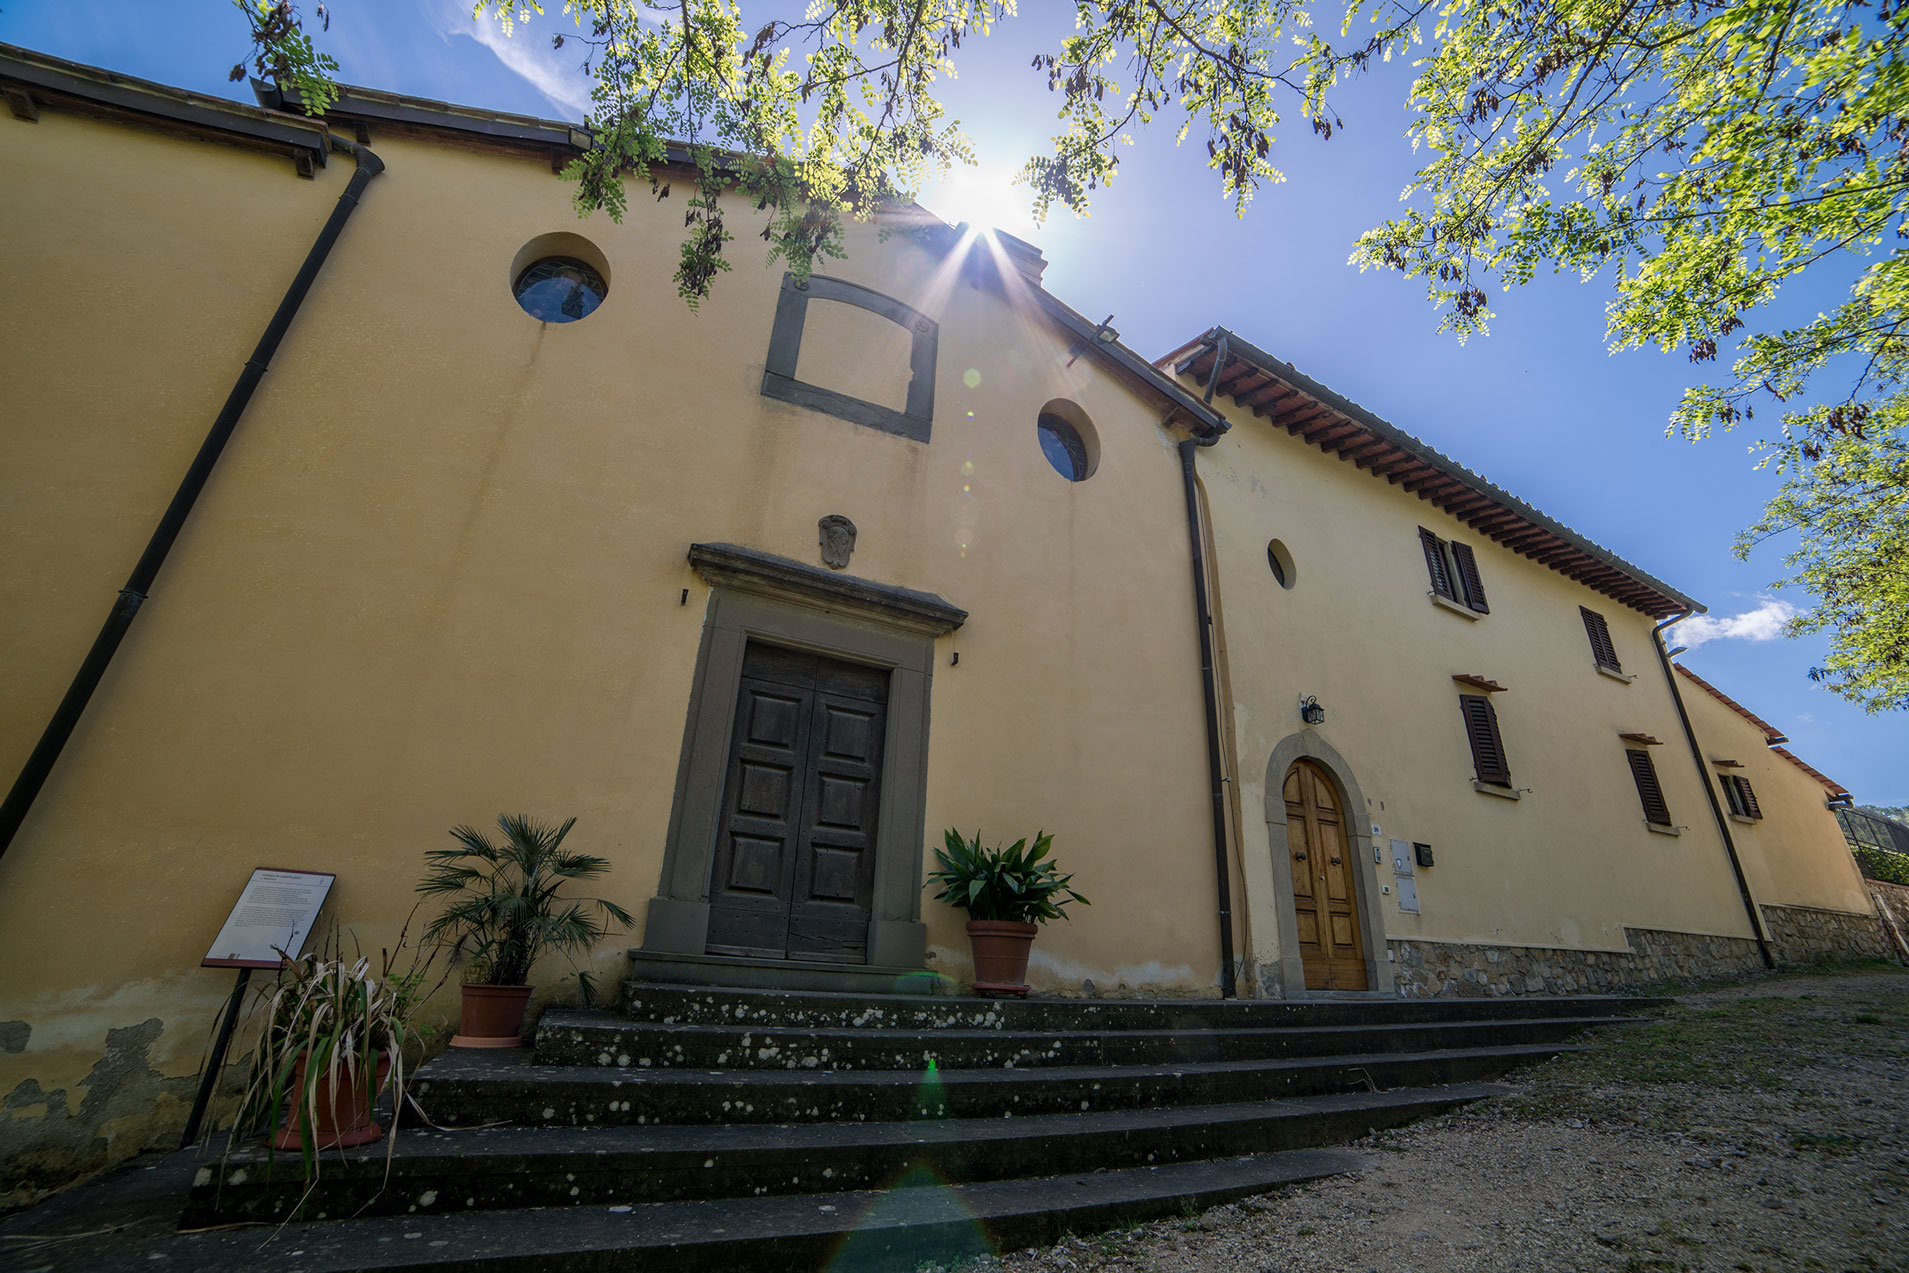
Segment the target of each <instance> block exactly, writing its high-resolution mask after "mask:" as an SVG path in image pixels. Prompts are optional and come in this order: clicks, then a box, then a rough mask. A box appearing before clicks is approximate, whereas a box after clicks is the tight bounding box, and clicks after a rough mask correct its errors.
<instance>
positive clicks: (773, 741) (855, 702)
mask: <svg viewBox="0 0 1909 1273" xmlns="http://www.w3.org/2000/svg"><path fill="white" fill-rule="evenodd" d="M888 681H889V672H888V669H886V668H875V667H864V666H862V665H860V664H855V663H844V662H840V661H838V660H836V659H830V658H825V657H823V656H822V655H819V654H811V653H808V652H806V651H801V650H790V649H783V648H781V647H779V646H773V645H761V644H758V643H756V642H751V643H750V644H749V647H748V649H747V651H746V652H745V654H744V657H743V668H742V682H741V686H740V690H739V692H738V694H737V696H736V721H735V729H734V732H733V734H732V736H731V739H732V741H731V742H730V748H729V764H728V769H727V773H726V775H725V778H724V785H723V800H722V820H721V823H720V824H719V830H718V835H717V844H716V853H715V860H714V863H713V869H712V871H711V875H710V887H709V938H708V946H707V949H708V950H709V952H710V953H712V954H720V955H752V956H757V957H768V958H783V959H805V960H820V961H824V962H830V963H865V962H867V956H868V923H869V915H870V908H871V903H872V898H873V894H874V883H875V850H876V838H875V832H876V819H877V817H878V815H879V813H880V811H881V780H882V742H883V734H884V732H885V727H886V723H887V716H888Z"/></svg>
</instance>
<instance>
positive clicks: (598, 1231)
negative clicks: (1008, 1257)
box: [154, 1149, 1366, 1273]
mask: <svg viewBox="0 0 1909 1273" xmlns="http://www.w3.org/2000/svg"><path fill="white" fill-rule="evenodd" d="M1365 1164H1366V1159H1365V1158H1363V1157H1362V1156H1361V1155H1359V1154H1357V1153H1354V1152H1352V1151H1350V1150H1344V1149H1296V1150H1285V1151H1281V1152H1279V1153H1272V1154H1254V1155H1248V1156H1246V1157H1241V1158H1226V1159H1204V1160H1197V1161H1192V1162H1185V1163H1169V1164H1166V1165H1163V1166H1151V1167H1130V1168H1121V1169H1117V1170H1110V1171H1096V1172H1088V1173H1080V1174H1076V1175H1068V1176H1049V1177H1034V1178H1024V1179H1018V1180H1006V1181H985V1182H981V1183H976V1184H966V1185H933V1184H929V1183H926V1182H924V1183H923V1184H921V1185H919V1186H915V1187H910V1188H901V1189H894V1190H888V1191H885V1192H857V1193H841V1194H799V1195H784V1196H780V1197H762V1198H748V1199H722V1200H712V1201H702V1202H658V1203H640V1204H631V1205H627V1206H610V1207H602V1206H591V1207H573V1208H554V1207H553V1208H540V1209H532V1210H525V1211H486V1212H460V1213H454V1214H451V1215H445V1216H429V1217H420V1216H389V1217H375V1218H365V1219H358V1220H331V1221H321V1222H299V1223H293V1224H287V1225H283V1226H280V1227H278V1230H277V1233H276V1236H275V1237H274V1239H273V1247H274V1248H276V1249H277V1250H278V1251H280V1252H282V1253H284V1255H285V1256H291V1255H296V1256H297V1257H298V1259H297V1264H296V1267H298V1268H299V1269H300V1270H303V1271H304V1273H347V1271H351V1270H372V1269H379V1270H387V1271H392V1270H400V1269H420V1270H424V1269H457V1270H464V1271H470V1273H476V1271H477V1270H486V1271H488V1270H499V1271H502V1270H517V1269H524V1268H531V1267H534V1268H536V1269H538V1270H539V1271H540V1273H598V1271H599V1270H603V1271H605V1273H607V1271H608V1270H611V1269H619V1270H630V1269H636V1270H647V1269H659V1270H660V1269H670V1270H682V1271H684V1273H689V1271H692V1270H694V1271H699V1273H700V1271H703V1270H708V1271H710V1273H714V1271H716V1270H730V1269H735V1270H743V1269H766V1270H779V1271H782V1273H794V1271H795V1270H801V1269H808V1268H817V1269H819V1268H822V1267H824V1266H825V1264H826V1266H827V1267H829V1268H832V1269H840V1268H868V1269H873V1268H900V1269H912V1268H914V1267H915V1265H914V1264H913V1263H908V1262H906V1261H908V1260H910V1259H912V1258H921V1259H928V1258H938V1259H942V1260H946V1259H948V1258H950V1257H958V1256H963V1255H979V1254H982V1253H983V1252H984V1251H987V1250H990V1249H991V1250H994V1251H997V1252H998V1251H1002V1250H1010V1249H1015V1248H1019V1247H1025V1246H1032V1245H1041V1244H1046V1243H1051V1242H1053V1241H1055V1240H1057V1239H1058V1238H1059V1237H1060V1236H1061V1235H1062V1234H1063V1233H1066V1232H1075V1233H1081V1232H1092V1231H1095V1230H1098V1229H1104V1228H1107V1227H1110V1226H1112V1225H1114V1224H1119V1223H1126V1222H1132V1221H1140V1220H1147V1219H1156V1218H1159V1217H1161V1216H1167V1215H1174V1214H1180V1213H1183V1212H1185V1211H1188V1210H1190V1209H1196V1208H1204V1207H1211V1206H1217V1205H1219V1204H1221V1203H1224V1202H1230V1201H1233V1200H1235V1199H1238V1198H1243V1197H1249V1196H1251V1195H1254V1194H1260V1193H1267V1192H1270V1191H1272V1190H1274V1189H1278V1188H1283V1187H1285V1186H1287V1185H1292V1184H1300V1183H1304V1182H1306V1181H1309V1180H1317V1179H1321V1178H1323V1177H1326V1176H1333V1175H1340V1174H1343V1173H1346V1172H1351V1171H1357V1170H1359V1169H1361V1168H1362V1167H1363V1166H1364V1165H1365ZM268 1227H269V1226H245V1227H244V1228H241V1229H233V1230H230V1231H226V1232H217V1233H206V1234H200V1235H193V1236H197V1237H199V1238H201V1239H202V1240H201V1241H200V1242H198V1243H195V1244H193V1248H194V1249H192V1251H191V1257H192V1259H193V1261H194V1263H192V1265H191V1266H190V1267H192V1268H194V1269H195V1270H200V1271H201V1273H255V1271H256V1270H257V1269H258V1268H259V1259H260V1251H259V1235H260V1233H261V1232H264V1231H265V1230H266V1228H268ZM182 1236H183V1235H182ZM845 1243H847V1245H846V1246H845V1245H844V1244H845ZM857 1244H859V1245H860V1247H861V1249H859V1250H858V1249H857ZM163 1251H164V1246H163V1245H162V1246H161V1247H160V1250H159V1251H156V1252H155V1253H154V1254H159V1253H161V1252H163ZM917 1253H918V1257H917ZM897 1260H899V1261H902V1262H895V1261H897ZM174 1267H184V1266H182V1265H174Z"/></svg>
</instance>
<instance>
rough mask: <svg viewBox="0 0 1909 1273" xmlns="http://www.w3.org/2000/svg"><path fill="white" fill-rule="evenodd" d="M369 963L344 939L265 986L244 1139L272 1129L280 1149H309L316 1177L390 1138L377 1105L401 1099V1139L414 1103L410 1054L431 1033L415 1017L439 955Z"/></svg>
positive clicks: (303, 1153) (409, 952)
mask: <svg viewBox="0 0 1909 1273" xmlns="http://www.w3.org/2000/svg"><path fill="white" fill-rule="evenodd" d="M408 933H409V924H408V923H407V925H406V929H405V932H403V933H400V935H399V937H398V941H397V943H396V944H395V945H394V946H392V947H389V948H387V949H386V950H384V951H383V952H381V957H380V960H379V963H378V964H377V965H376V966H374V965H373V964H372V962H371V960H370V958H369V957H367V956H364V955H358V956H356V957H355V958H352V957H347V956H346V954H345V952H344V950H343V948H342V944H341V942H340V940H339V939H338V937H337V935H336V933H334V934H332V935H331V936H330V937H328V938H327V939H326V940H325V941H324V943H323V944H322V945H321V946H320V947H319V949H318V950H316V951H314V952H312V953H310V954H306V955H301V956H299V957H297V958H292V957H290V956H286V957H285V962H284V964H283V965H282V966H281V967H280V969H279V974H278V977H277V978H276V980H275V981H274V982H273V983H272V984H271V985H269V986H265V987H262V988H261V989H260V991H259V993H258V995H257V996H256V997H255V998H254V1000H253V1006H252V1012H251V1016H252V1018H253V1019H254V1020H256V1021H257V1022H258V1041H257V1044H256V1045H255V1046H254V1048H253V1050H252V1056H251V1061H250V1065H249V1067H248V1073H247V1078H246V1084H245V1087H244V1089H243V1091H242V1093H241V1094H240V1097H239V1104H238V1109H237V1111H236V1113H235V1115H234V1121H233V1127H234V1132H235V1134H234V1136H233V1140H232V1143H237V1141H238V1139H239V1137H240V1135H241V1134H244V1133H247V1132H250V1131H252V1130H254V1129H262V1130H269V1132H270V1135H269V1137H268V1139H267V1144H268V1145H269V1146H270V1148H271V1149H272V1150H273V1151H278V1150H294V1149H296V1150H297V1151H299V1155H300V1158H301V1159H302V1160H303V1163H304V1169H305V1175H306V1177H307V1178H308V1179H309V1178H312V1177H315V1176H316V1175H317V1174H318V1169H319V1162H320V1151H322V1150H326V1149H341V1148H348V1147H350V1146H354V1145H365V1144H369V1143H371V1142H372V1141H375V1140H378V1139H379V1138H381V1137H383V1136H384V1135H385V1129H384V1128H383V1127H381V1126H380V1125H379V1124H378V1122H377V1121H376V1120H375V1119H374V1118H373V1117H372V1107H373V1105H374V1104H376V1102H377V1100H378V1097H379V1096H380V1095H381V1094H382V1093H384V1092H385V1091H386V1090H387V1089H388V1090H389V1091H390V1092H391V1093H392V1095H393V1100H392V1124H391V1130H392V1132H393V1133H394V1135H395V1132H396V1130H397V1125H398V1120H399V1118H400V1117H401V1115H402V1112H403V1110H404V1107H405V1103H406V1091H405V1089H406V1084H407V1080H408V1078H409V1073H410V1058H409V1057H408V1056H407V1050H408V1049H409V1050H412V1051H417V1050H421V1049H420V1048H413V1047H412V1045H413V1044H417V1043H420V1042H421V1038H422V1033H421V1031H419V1030H418V1029H417V1028H415V1027H414V1025H413V1022H412V1018H413V1016H414V1014H415V1013H416V1010H417V1008H418V1006H419V1005H420V1004H421V1003H423V1001H424V1000H425V999H427V998H429V996H430V992H431V990H434V989H436V987H435V986H430V987H428V988H427V985H426V983H427V981H428V979H429V975H430V965H431V962H432V956H431V954H430V953H429V952H424V951H421V950H419V949H418V948H416V947H412V946H410V944H409V942H408Z"/></svg>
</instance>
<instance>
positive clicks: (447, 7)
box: [436, 0, 590, 117]
mask: <svg viewBox="0 0 1909 1273" xmlns="http://www.w3.org/2000/svg"><path fill="white" fill-rule="evenodd" d="M436 16H437V25H438V29H439V30H440V31H442V32H444V34H446V35H464V36H469V37H470V38H471V39H473V40H476V41H477V42H478V43H479V44H481V45H483V46H484V47H485V48H487V49H489V50H490V51H491V52H492V53H494V54H496V55H497V60H498V61H500V62H502V63H503V64H504V65H505V67H507V68H508V69H509V70H511V71H512V72H513V73H515V74H517V75H520V76H522V77H523V78H524V79H525V80H527V81H529V83H530V85H531V87H533V88H535V89H536V90H537V91H538V92H540V93H542V94H543V95H544V96H545V97H547V98H549V99H550V100H551V101H553V102H555V103H556V104H557V105H559V106H561V107H563V108H564V109H565V110H568V111H572V112H574V113H575V114H576V115H577V116H578V117H582V116H584V115H588V114H589V113H590V81H589V79H588V78H587V77H586V76H585V75H584V74H583V72H582V71H580V70H579V69H577V68H578V64H579V63H578V59H577V58H576V57H574V56H572V55H571V53H570V52H569V51H568V50H557V49H553V48H551V47H550V36H549V34H548V33H547V32H543V31H538V30H536V29H534V27H533V25H532V23H530V22H518V23H517V24H516V25H515V26H514V27H513V29H512V31H511V34H509V35H505V34H504V32H503V28H502V27H500V26H499V25H498V24H497V21H496V20H495V19H494V18H492V17H491V16H490V15H488V14H486V15H485V16H484V17H481V18H473V17H472V16H471V10H470V6H469V5H468V4H466V3H464V0H444V3H441V4H440V5H439V6H438V11H437V15H436Z"/></svg>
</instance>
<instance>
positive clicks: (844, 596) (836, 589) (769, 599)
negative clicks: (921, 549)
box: [642, 544, 968, 969]
mask: <svg viewBox="0 0 1909 1273" xmlns="http://www.w3.org/2000/svg"><path fill="white" fill-rule="evenodd" d="M689 562H690V565H691V566H692V567H693V568H694V569H695V571H696V573H697V574H699V575H701V576H702V577H703V579H704V580H705V581H707V582H708V583H709V585H710V597H709V607H708V610H707V611H706V612H705V615H704V619H703V634H702V644H701V646H700V648H699V649H698V650H697V653H696V673H695V682H694V686H693V688H692V690H691V693H690V702H689V714H688V720H687V721H686V722H685V725H684V730H683V749H682V753H681V757H680V759H679V761H678V763H677V771H676V792H675V798H674V800H673V802H672V804H671V807H670V821H669V838H668V840H667V841H666V842H665V845H664V850H663V870H662V878H661V879H660V881H659V882H658V886H657V892H656V896H655V897H653V898H651V899H650V904H649V915H648V923H647V924H646V925H645V926H644V932H643V946H642V949H643V950H644V951H648V952H657V953H667V954H677V955H692V956H695V957H697V958H707V959H709V960H711V961H721V960H722V959H724V958H726V957H725V956H721V955H706V954H705V951H704V947H705V945H706V943H707V941H708V933H709V873H710V869H711V866H712V863H713V861H714V858H715V849H716V838H717V836H718V835H719V834H720V833H721V821H722V795H723V782H724V778H725V776H726V771H727V767H728V759H729V749H730V743H731V734H732V732H733V730H734V727H735V717H736V699H737V695H738V692H739V688H740V686H741V682H742V661H743V653H744V650H745V649H746V648H747V646H748V644H749V642H750V641H751V640H757V641H762V642H765V643H768V644H774V645H781V646H789V647H792V648H795V649H802V650H813V651H815V652H816V653H818V654H823V655H827V656H828V657H830V658H837V659H844V660H847V661H849V662H853V663H862V664H867V665H870V666H875V667H885V668H888V669H889V670H890V679H889V690H888V715H887V725H886V729H887V733H886V737H885V739H884V743H883V749H882V755H883V770H884V772H883V778H882V791H881V806H880V807H881V812H880V814H879V816H878V821H877V829H876V847H875V887H874V896H873V898H872V899H871V907H870V913H869V931H868V966H870V967H883V968H892V969H904V968H906V969H920V968H922V967H923V966H924V965H925V963H926V955H927V943H928V929H927V926H926V925H925V924H923V923H922V922H921V888H922V844H923V842H924V841H923V838H922V837H923V826H924V819H925V818H926V816H927V787H928V703H929V691H930V688H931V686H932V684H933V680H934V665H935V638H936V637H938V636H941V635H944V634H946V633H948V632H952V631H954V630H955V629H956V628H958V627H960V626H961V624H962V623H964V622H966V620H967V617H968V614H967V611H965V610H961V609H959V608H957V607H955V606H953V605H950V604H949V603H948V602H947V601H946V600H944V599H942V598H941V597H938V596H935V595H934V594H932V593H925V592H917V591H915V590H913V589H908V588H898V587H895V586H893V585H890V584H879V583H874V582H872V581H869V580H866V579H860V578H856V577H855V576H852V575H841V574H837V573H835V572H833V571H828V570H823V569H821V568H819V567H815V566H808V565H804V564H803V563H801V562H797V561H791V560H790V559H788V558H786V557H777V556H775V555H773V554H770V553H765V552H760V551H758V550H755V549H750V548H740V547H737V546H736V545H733V544H693V545H691V546H690V550H689ZM792 962H795V961H792ZM804 966H805V967H806V966H807V965H804ZM843 967H848V968H854V967H858V965H843Z"/></svg>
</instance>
